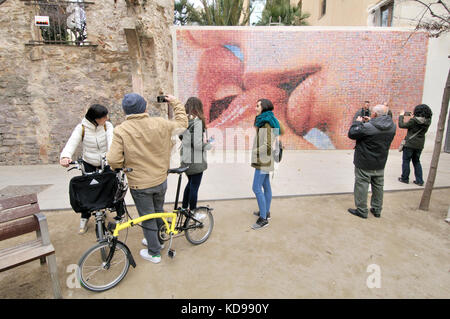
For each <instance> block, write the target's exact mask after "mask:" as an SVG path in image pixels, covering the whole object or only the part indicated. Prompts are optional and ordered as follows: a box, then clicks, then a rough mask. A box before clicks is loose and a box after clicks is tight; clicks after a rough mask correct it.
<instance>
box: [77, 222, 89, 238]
mask: <svg viewBox="0 0 450 319" xmlns="http://www.w3.org/2000/svg"><path fill="white" fill-rule="evenodd" d="M87 229H88V219H87V218H81V219H80V230H79V231H78V234H79V235H82V234H84V233H86V232H87Z"/></svg>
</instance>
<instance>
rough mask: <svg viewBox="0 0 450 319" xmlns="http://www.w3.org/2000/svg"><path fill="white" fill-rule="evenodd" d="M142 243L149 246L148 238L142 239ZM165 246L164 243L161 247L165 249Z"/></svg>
mask: <svg viewBox="0 0 450 319" xmlns="http://www.w3.org/2000/svg"><path fill="white" fill-rule="evenodd" d="M142 245H144V246H145V247H147V245H148V244H147V239H145V238H144V239H142ZM163 248H164V244H161V249H163Z"/></svg>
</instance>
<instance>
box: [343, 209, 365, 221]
mask: <svg viewBox="0 0 450 319" xmlns="http://www.w3.org/2000/svg"><path fill="white" fill-rule="evenodd" d="M348 212H349V213H350V214H352V215H355V216H358V217H361V218H364V219H365V218H367V216H364V215H363V214H361V213H360V212H359V211H358V210H357V209H353V208H349V209H348Z"/></svg>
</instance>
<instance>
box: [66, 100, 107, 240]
mask: <svg viewBox="0 0 450 319" xmlns="http://www.w3.org/2000/svg"><path fill="white" fill-rule="evenodd" d="M112 138H113V125H112V124H111V122H109V121H108V109H107V108H106V107H104V106H103V105H100V104H93V105H91V107H89V109H88V111H87V112H86V115H85V116H84V118H83V120H82V121H81V123H80V124H78V125H77V126H76V127H75V129H74V130H73V132H72V135H71V136H70V138H69V140H68V141H67V143H66V146H65V147H64V149H63V150H62V152H61V156H60V161H59V162H60V164H61V165H62V166H64V167H68V166H69V163H70V162H71V161H72V156H73V154H74V152H75V150H76V148H77V147H78V145H79V144H80V142H81V143H82V146H83V153H82V154H83V155H82V159H83V161H84V169H85V171H86V172H87V173H89V172H94V171H95V170H96V169H97V168H100V167H101V164H102V157H103V156H106V152H107V151H108V149H109V147H110V146H111V142H112ZM90 216H91V214H90V213H89V212H81V220H80V230H79V234H84V233H85V232H86V231H87V226H88V220H89V217H90Z"/></svg>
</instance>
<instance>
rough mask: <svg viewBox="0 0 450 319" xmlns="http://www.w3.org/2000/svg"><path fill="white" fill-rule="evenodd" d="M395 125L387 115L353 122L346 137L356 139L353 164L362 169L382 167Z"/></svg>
mask: <svg viewBox="0 0 450 319" xmlns="http://www.w3.org/2000/svg"><path fill="white" fill-rule="evenodd" d="M395 130H396V126H395V124H394V122H393V121H392V118H391V117H390V116H389V115H383V116H379V117H375V118H372V119H370V121H369V122H367V123H363V122H357V121H356V122H353V124H352V126H351V127H350V130H349V131H348V137H349V138H351V139H352V140H356V146H355V154H354V158H353V164H355V166H356V167H357V168H360V169H364V170H379V169H384V167H385V165H386V161H387V157H388V153H389V148H390V146H391V143H392V140H393V139H394V136H395Z"/></svg>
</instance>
